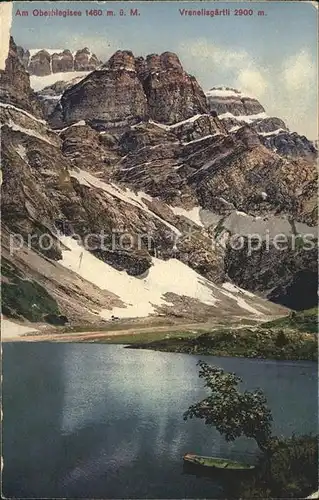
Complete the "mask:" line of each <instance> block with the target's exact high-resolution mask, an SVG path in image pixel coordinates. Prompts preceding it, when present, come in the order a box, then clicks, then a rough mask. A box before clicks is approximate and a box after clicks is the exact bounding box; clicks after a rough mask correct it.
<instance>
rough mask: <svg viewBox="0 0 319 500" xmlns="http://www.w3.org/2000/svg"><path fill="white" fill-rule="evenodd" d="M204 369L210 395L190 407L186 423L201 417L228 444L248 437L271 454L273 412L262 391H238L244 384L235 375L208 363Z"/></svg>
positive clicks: (203, 364)
mask: <svg viewBox="0 0 319 500" xmlns="http://www.w3.org/2000/svg"><path fill="white" fill-rule="evenodd" d="M197 364H198V365H199V367H200V369H199V378H203V379H204V380H205V387H207V388H208V390H209V391H210V394H209V396H207V397H206V398H205V399H203V400H202V401H200V402H199V403H196V404H194V405H192V406H190V407H189V408H188V410H187V411H186V412H185V413H184V420H187V419H188V418H194V417H195V418H200V419H203V420H204V421H205V424H206V425H210V426H214V427H215V428H216V429H217V430H218V432H219V433H220V434H221V435H222V436H224V437H225V439H226V441H234V440H235V439H237V438H239V437H241V436H246V437H248V438H253V439H254V440H255V441H256V443H257V445H258V447H259V448H260V449H261V450H262V451H263V452H264V451H267V449H268V446H269V442H270V438H271V422H272V415H271V411H270V409H269V408H268V406H267V401H266V398H265V396H264V394H263V392H262V391H261V390H260V389H256V390H255V391H244V392H240V391H239V390H238V385H239V383H240V382H242V380H241V378H240V377H237V375H235V374H234V373H227V372H225V371H224V370H223V369H222V368H218V367H216V366H210V365H208V364H207V363H205V362H204V361H199V362H198V363H197Z"/></svg>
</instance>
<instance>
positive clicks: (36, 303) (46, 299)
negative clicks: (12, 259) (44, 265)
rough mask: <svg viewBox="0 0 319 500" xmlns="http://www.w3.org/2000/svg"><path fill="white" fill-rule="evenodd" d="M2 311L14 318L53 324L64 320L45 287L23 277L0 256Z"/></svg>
mask: <svg viewBox="0 0 319 500" xmlns="http://www.w3.org/2000/svg"><path fill="white" fill-rule="evenodd" d="M1 273H2V285H1V298H2V312H3V314H5V315H6V316H8V317H11V318H15V319H19V318H20V319H23V318H25V319H27V320H29V321H33V322H37V321H46V322H48V323H51V324H53V325H56V324H61V323H63V321H64V322H65V320H66V318H65V317H64V316H60V311H59V307H58V304H57V302H56V300H55V299H54V298H53V297H51V295H50V294H49V293H48V292H47V291H46V289H45V288H44V287H43V286H41V285H40V284H39V283H37V282H35V281H31V280H28V279H24V277H23V275H22V273H21V272H20V271H19V270H18V269H17V268H16V267H15V266H13V264H11V263H9V262H8V261H7V260H6V259H4V258H2V262H1Z"/></svg>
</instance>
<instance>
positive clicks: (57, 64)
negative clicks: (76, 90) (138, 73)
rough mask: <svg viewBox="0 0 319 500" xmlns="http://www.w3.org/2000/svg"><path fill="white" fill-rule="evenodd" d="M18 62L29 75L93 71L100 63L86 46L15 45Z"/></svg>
mask: <svg viewBox="0 0 319 500" xmlns="http://www.w3.org/2000/svg"><path fill="white" fill-rule="evenodd" d="M17 51H18V56H19V59H20V62H21V63H22V64H23V66H24V67H25V69H26V70H27V71H28V72H29V74H30V75H35V76H46V75H50V74H52V73H62V72H70V71H93V70H94V69H96V68H97V67H98V66H100V65H101V64H102V63H101V61H100V60H99V59H98V58H97V56H96V55H95V54H92V52H91V51H90V49H89V48H88V47H84V49H79V50H77V51H76V52H72V51H71V50H69V49H63V50H61V49H39V50H36V49H33V50H26V49H24V48H23V47H17Z"/></svg>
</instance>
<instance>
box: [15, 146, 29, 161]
mask: <svg viewBox="0 0 319 500" xmlns="http://www.w3.org/2000/svg"><path fill="white" fill-rule="evenodd" d="M26 151H27V150H26V148H25V147H24V146H23V145H22V144H19V145H18V146H17V148H16V152H17V153H18V155H19V156H20V158H22V160H24V161H26V159H27V153H26Z"/></svg>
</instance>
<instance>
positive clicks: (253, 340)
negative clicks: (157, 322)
mask: <svg viewBox="0 0 319 500" xmlns="http://www.w3.org/2000/svg"><path fill="white" fill-rule="evenodd" d="M315 327H316V328H315ZM314 331H317V310H316V309H311V310H309V311H303V312H301V313H296V314H293V315H291V316H290V317H287V318H282V319H279V320H275V321H272V322H268V323H264V324H262V325H259V326H258V327H244V328H238V329H229V328H228V329H227V328H223V329H219V330H212V331H208V332H204V333H200V334H198V333H197V334H192V335H189V334H182V333H179V334H177V333H176V332H175V334H172V335H170V336H168V337H167V338H163V339H161V340H152V339H150V338H148V340H146V339H141V338H138V337H135V339H134V342H133V341H130V340H129V339H128V338H126V339H123V340H124V342H125V343H126V344H131V347H134V348H140V349H145V348H146V349H154V350H159V351H165V352H181V353H188V354H202V355H214V356H240V357H248V358H264V359H282V360H310V361H315V360H317V359H318V349H317V335H316V334H315V333H314Z"/></svg>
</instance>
